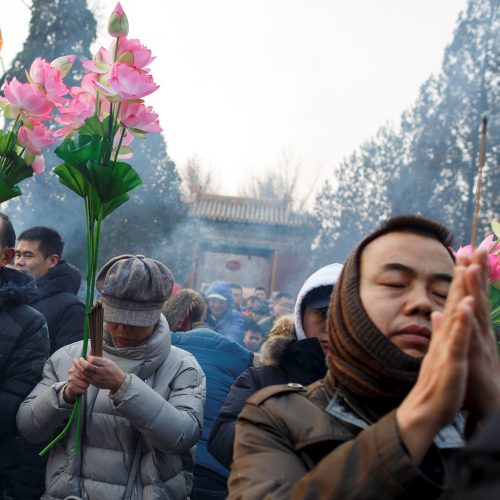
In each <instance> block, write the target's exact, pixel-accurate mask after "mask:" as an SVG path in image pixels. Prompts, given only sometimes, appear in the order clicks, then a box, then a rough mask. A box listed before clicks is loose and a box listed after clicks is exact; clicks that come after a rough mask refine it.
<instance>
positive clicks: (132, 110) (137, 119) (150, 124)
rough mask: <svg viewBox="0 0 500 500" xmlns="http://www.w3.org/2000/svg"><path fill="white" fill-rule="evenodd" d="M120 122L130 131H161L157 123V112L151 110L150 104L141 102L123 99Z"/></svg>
mask: <svg viewBox="0 0 500 500" xmlns="http://www.w3.org/2000/svg"><path fill="white" fill-rule="evenodd" d="M120 122H121V123H122V125H124V126H125V127H127V128H130V129H132V132H134V131H138V132H161V131H162V128H161V127H160V124H159V123H158V114H157V113H154V112H153V108H152V107H151V106H147V107H146V106H145V105H144V104H143V103H136V102H127V101H125V102H124V103H123V104H122V106H121V109H120Z"/></svg>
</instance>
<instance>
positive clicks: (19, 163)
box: [3, 155, 33, 186]
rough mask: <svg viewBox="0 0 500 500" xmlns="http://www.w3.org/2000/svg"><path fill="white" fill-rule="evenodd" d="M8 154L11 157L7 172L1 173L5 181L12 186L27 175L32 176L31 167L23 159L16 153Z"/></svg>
mask: <svg viewBox="0 0 500 500" xmlns="http://www.w3.org/2000/svg"><path fill="white" fill-rule="evenodd" d="M9 156H10V157H11V164H10V166H9V172H8V173H7V174H3V176H4V178H5V180H6V182H8V183H9V184H10V185H11V186H13V185H14V184H17V183H19V182H21V181H23V180H24V179H27V178H28V177H33V169H32V168H31V167H30V166H29V165H28V164H27V163H26V162H25V161H24V159H23V158H21V157H19V156H17V155H9Z"/></svg>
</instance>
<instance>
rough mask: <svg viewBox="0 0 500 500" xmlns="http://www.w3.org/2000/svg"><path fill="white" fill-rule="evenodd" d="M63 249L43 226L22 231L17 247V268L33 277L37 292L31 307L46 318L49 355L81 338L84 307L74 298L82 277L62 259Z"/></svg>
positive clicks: (60, 242) (54, 235)
mask: <svg viewBox="0 0 500 500" xmlns="http://www.w3.org/2000/svg"><path fill="white" fill-rule="evenodd" d="M63 248H64V242H63V240H62V239H61V236H60V235H59V233H58V232H57V231H55V230H54V229H51V228H48V227H42V226H38V227H33V228H31V229H28V230H26V231H24V232H22V233H21V234H20V235H19V238H18V242H17V247H16V260H15V266H16V269H17V270H18V271H21V272H23V273H26V274H28V275H30V276H31V277H32V278H34V279H35V280H36V283H37V286H38V288H39V289H40V294H39V296H38V297H37V298H36V299H35V300H34V301H33V302H32V303H31V304H30V305H31V306H32V307H34V308H35V309H36V310H37V311H40V312H41V313H42V314H43V315H44V316H45V317H46V318H47V324H48V327H49V336H50V353H51V354H52V353H53V352H55V351H57V350H58V349H59V348H60V347H63V346H65V345H68V344H71V343H73V342H78V341H79V340H81V339H82V338H83V318H84V310H85V308H84V305H83V303H82V302H81V301H80V300H78V298H77V297H76V293H77V292H78V289H79V288H80V282H81V276H80V272H79V271H78V269H76V268H75V267H73V266H72V265H71V264H68V263H67V262H65V261H64V260H61V256H62V251H63Z"/></svg>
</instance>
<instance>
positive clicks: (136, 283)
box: [18, 255, 205, 500]
mask: <svg viewBox="0 0 500 500" xmlns="http://www.w3.org/2000/svg"><path fill="white" fill-rule="evenodd" d="M172 286H173V277H172V273H171V272H170V271H169V269H168V268H167V267H166V266H164V265H163V264H161V263H160V262H158V261H155V260H152V259H148V258H145V257H144V256H142V255H138V256H132V255H122V256H119V257H115V258H114V259H112V260H110V261H109V262H108V263H107V264H106V265H105V266H104V267H103V268H102V270H101V271H100V273H99V276H98V278H97V288H98V290H99V291H100V292H101V294H102V295H101V302H102V304H103V308H104V322H105V323H104V339H103V349H102V350H103V355H102V357H99V356H93V355H90V356H88V358H87V359H84V358H82V357H80V353H81V350H82V343H81V342H78V343H75V344H72V345H70V346H66V347H63V348H62V349H60V350H59V351H57V352H56V353H54V354H53V356H52V357H51V358H50V359H49V361H48V362H47V364H46V366H45V370H44V374H43V380H42V381H41V382H40V383H39V384H38V385H37V386H36V387H35V389H34V390H33V391H32V393H31V394H30V395H29V396H28V397H27V398H26V400H25V401H24V402H23V403H22V405H21V408H20V410H19V413H18V427H19V430H20V431H21V433H22V434H23V435H24V436H25V437H26V438H27V439H30V440H31V441H34V442H44V441H48V440H50V439H51V438H52V437H53V436H54V435H55V434H56V433H57V432H58V430H59V429H60V427H61V426H62V425H64V423H65V421H67V419H68V418H69V415H70V413H71V411H72V408H73V405H74V404H75V401H76V400H77V398H78V397H79V396H83V403H82V410H83V411H82V417H81V422H80V425H79V426H78V425H77V426H73V427H72V429H71V431H70V432H68V433H67V434H66V435H65V436H64V438H63V439H61V440H59V441H57V443H56V444H55V445H54V446H53V447H52V449H51V451H50V456H49V459H48V464H47V471H46V491H45V495H44V496H43V497H42V498H44V499H64V498H65V497H67V496H69V495H78V496H80V497H82V498H85V499H96V500H101V499H122V498H126V499H137V500H138V499H160V498H165V499H166V498H169V499H172V498H175V499H181V498H187V497H189V494H190V491H191V488H192V481H193V476H192V470H193V466H194V445H195V443H196V442H197V441H198V438H199V437H200V435H201V428H202V422H203V405H204V400H205V376H204V374H203V371H202V370H201V368H200V366H199V365H198V363H197V361H196V360H195V358H194V357H193V356H192V355H191V354H189V353H187V352H185V351H183V350H181V349H177V348H176V347H173V346H171V345H170V332H169V327H168V324H167V322H166V320H165V318H164V317H163V316H161V308H162V306H163V303H164V302H165V300H166V299H168V297H169V296H170V294H171V291H172ZM78 427H79V428H80V429H81V437H80V442H81V444H80V446H79V449H78V450H73V449H72V448H73V443H74V437H75V432H77V429H78Z"/></svg>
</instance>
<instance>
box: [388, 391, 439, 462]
mask: <svg viewBox="0 0 500 500" xmlns="http://www.w3.org/2000/svg"><path fill="white" fill-rule="evenodd" d="M396 422H397V426H398V432H399V436H400V438H401V440H402V441H403V443H404V445H405V447H406V448H407V450H408V451H409V453H410V455H411V456H412V458H413V460H414V461H415V462H416V463H417V464H420V463H421V461H422V460H423V458H424V456H425V454H426V453H427V450H428V449H429V446H430V445H431V443H432V440H433V439H434V436H435V435H436V434H437V433H438V431H439V430H440V429H441V428H442V427H443V426H444V425H445V424H443V423H442V422H440V421H439V420H438V419H437V418H436V411H432V409H431V408H430V407H428V405H427V404H426V403H424V402H421V403H420V404H419V403H418V402H414V401H412V400H405V401H403V403H401V405H400V406H399V408H398V409H397V410H396Z"/></svg>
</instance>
